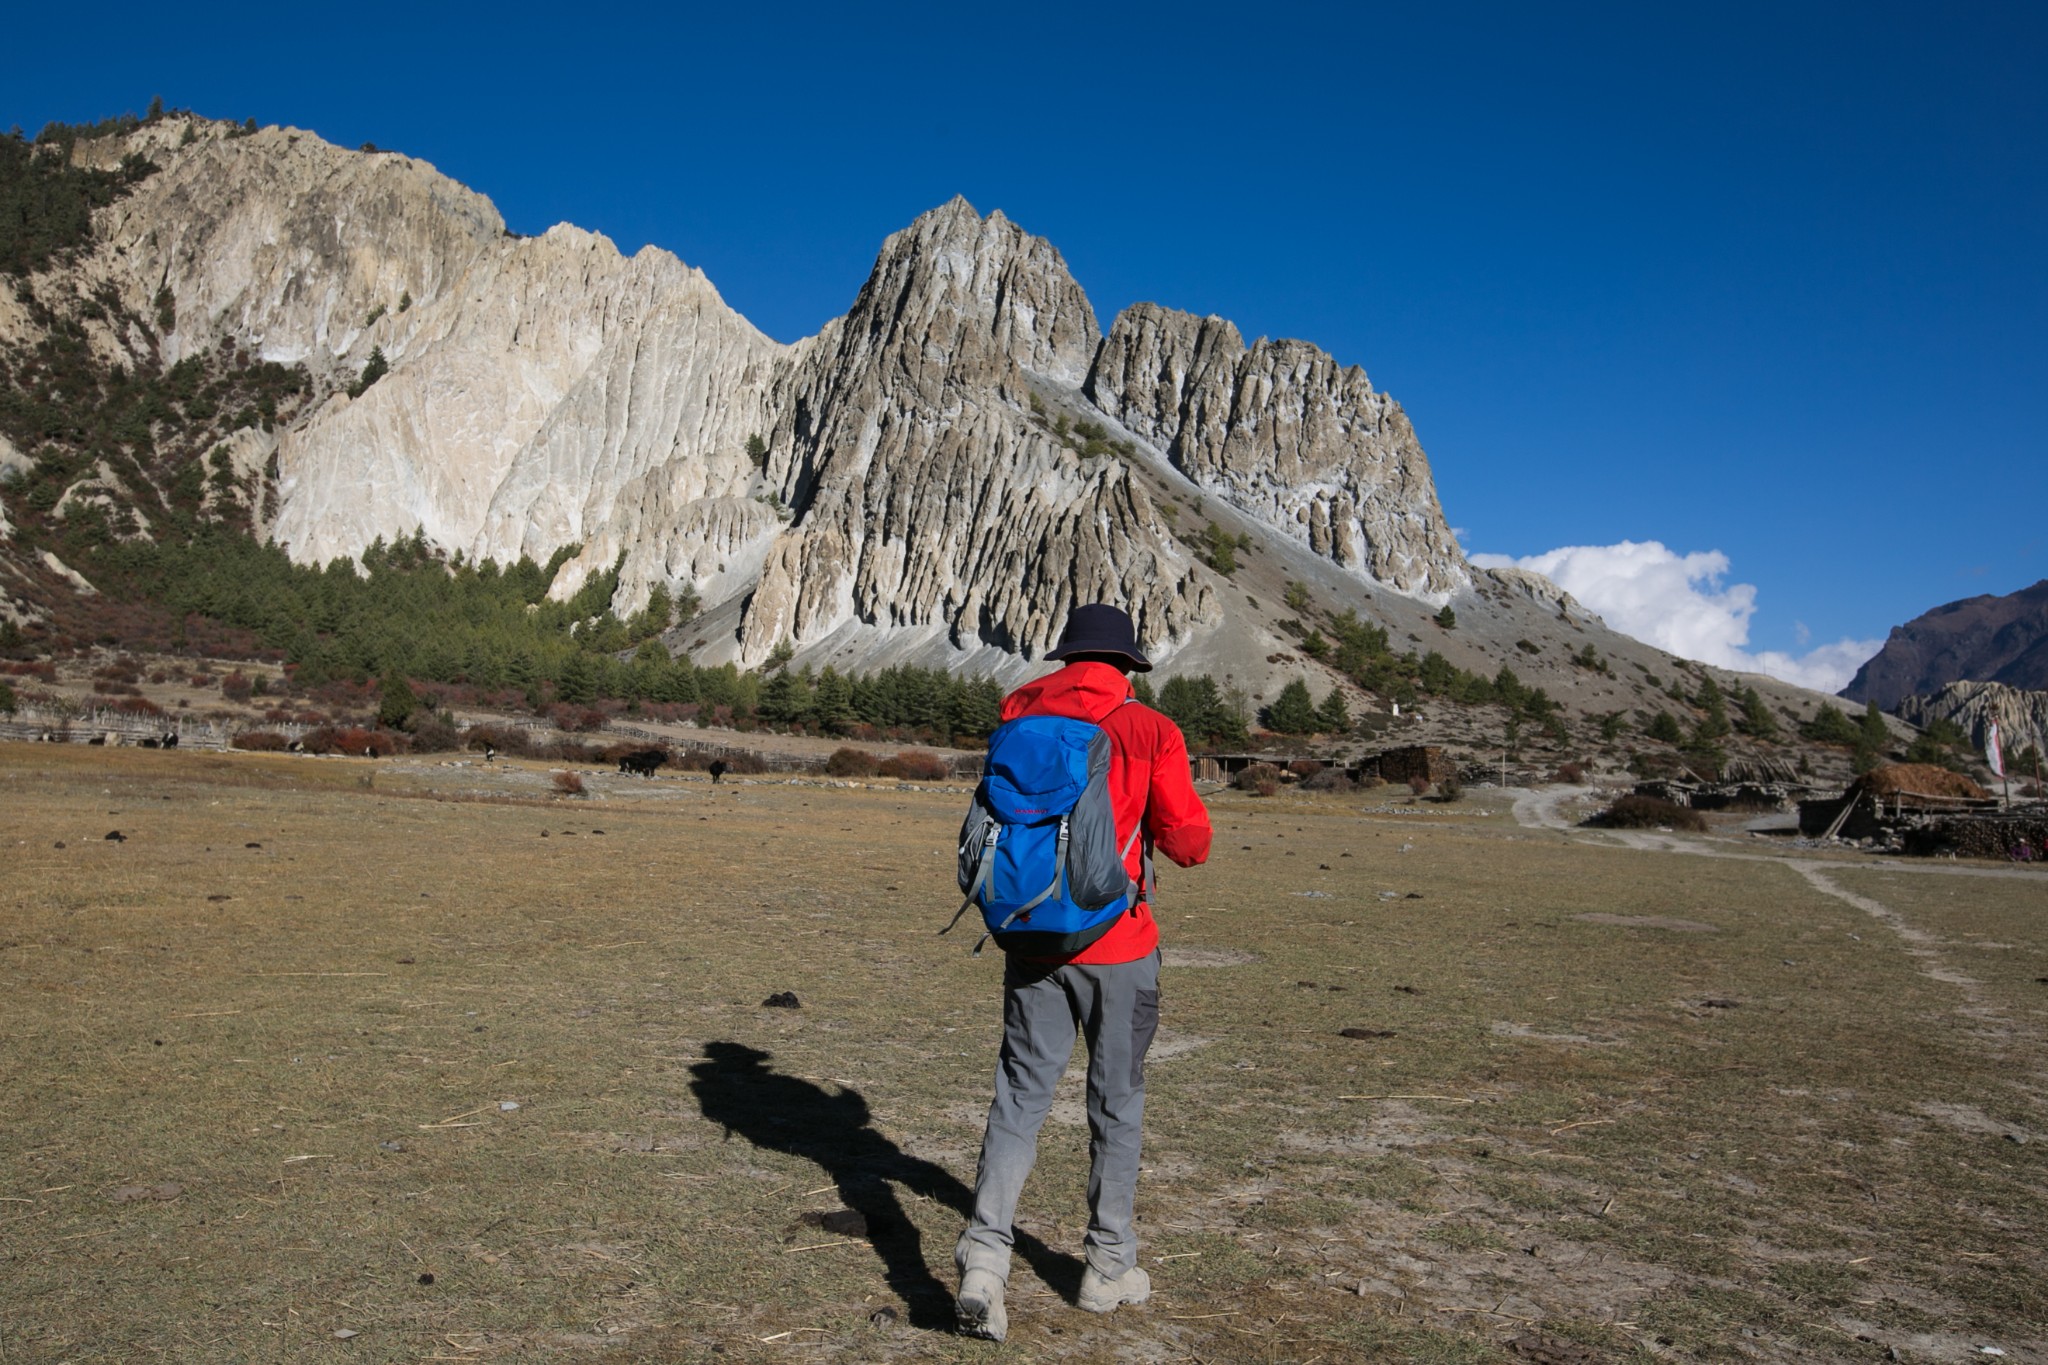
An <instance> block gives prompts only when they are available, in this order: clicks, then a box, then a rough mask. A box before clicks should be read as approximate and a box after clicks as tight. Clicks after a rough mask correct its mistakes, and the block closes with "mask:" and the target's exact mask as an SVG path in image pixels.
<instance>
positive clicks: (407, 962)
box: [391, 957, 412, 967]
mask: <svg viewBox="0 0 2048 1365" xmlns="http://www.w3.org/2000/svg"><path fill="white" fill-rule="evenodd" d="M391 960H392V961H393V962H396V963H397V964H398V965H399V966H401V967H410V966H412V959H411V958H409V957H394V958H392V959H391Z"/></svg>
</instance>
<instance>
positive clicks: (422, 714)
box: [405, 706, 462, 754]
mask: <svg viewBox="0 0 2048 1365" xmlns="http://www.w3.org/2000/svg"><path fill="white" fill-rule="evenodd" d="M405 728H406V732H407V733H408V734H409V735H411V736H412V746H411V747H412V751H413V752H414V753H416V754H445V753H451V752H453V751H454V750H456V749H460V748H461V747H462V732H461V731H460V730H458V729H456V728H455V721H454V720H453V719H452V718H451V717H450V716H449V715H448V713H447V712H445V711H434V710H430V709H428V708H427V707H424V706H422V707H420V708H419V709H418V710H416V711H414V712H413V713H412V718H411V719H410V720H409V721H408V722H407V723H406V727H405Z"/></svg>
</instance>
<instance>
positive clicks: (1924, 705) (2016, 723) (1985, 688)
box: [1898, 682, 2048, 777]
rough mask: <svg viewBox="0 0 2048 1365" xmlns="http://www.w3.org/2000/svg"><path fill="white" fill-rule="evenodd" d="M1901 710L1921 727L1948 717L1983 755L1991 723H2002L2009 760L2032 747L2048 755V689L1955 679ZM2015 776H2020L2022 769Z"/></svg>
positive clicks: (2000, 728) (1909, 701) (1911, 699)
mask: <svg viewBox="0 0 2048 1365" xmlns="http://www.w3.org/2000/svg"><path fill="white" fill-rule="evenodd" d="M1898 713H1899V716H1900V717H1901V718H1902V719H1904V720H1908V721H1911V722H1912V723H1913V724H1915V725H1918V726H1922V727H1925V726H1927V725H1930V724H1932V723H1933V722H1935V721H1937V720H1945V721H1949V722H1951V723H1953V724H1954V725H1956V726H1957V727H1959V728H1960V729H1961V730H1962V731H1963V733H1964V734H1966V735H1968V736H1969V737H1970V743H1971V744H1973V745H1974V746H1976V748H1977V751H1978V752H1979V753H1982V752H1983V751H1984V742H1985V737H1986V735H1987V734H1988V733H1989V731H1990V728H1991V722H1993V721H1997V722H1998V732H1999V736H2000V738H2001V740H2002V741H2003V746H2002V747H2003V748H2004V751H2005V754H2006V756H2007V758H2008V759H2010V758H2011V757H2012V756H2014V755H2016V754H2018V753H2020V752H2021V751H2022V750H2024V749H2026V748H2027V747H2028V746H2030V745H2031V746H2032V747H2033V748H2034V749H2035V750H2036V751H2037V752H2041V753H2048V691H2025V690H2023V689H2021V688H2017V687H2007V686H2006V685H2005V684H2004V683H1995V682H1955V683H1950V684H1949V685H1948V686H1946V687H1944V688H1942V689H1941V690H1940V691H1939V692H1935V693H1932V694H1931V695H1928V696H1924V697H1907V698H1906V699H1905V700H1904V701H1902V702H1900V703H1899V708H1898ZM2008 768H2010V765H2009V764H2008ZM2012 775H2013V776H2014V777H2018V776H2020V774H2019V773H2018V772H2013V774H2012Z"/></svg>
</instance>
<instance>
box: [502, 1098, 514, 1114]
mask: <svg viewBox="0 0 2048 1365" xmlns="http://www.w3.org/2000/svg"><path fill="white" fill-rule="evenodd" d="M518 1108H519V1101H518V1100H499V1101H498V1112H499V1113H501V1114H510V1113H512V1112H513V1111H514V1110H516V1109H518Z"/></svg>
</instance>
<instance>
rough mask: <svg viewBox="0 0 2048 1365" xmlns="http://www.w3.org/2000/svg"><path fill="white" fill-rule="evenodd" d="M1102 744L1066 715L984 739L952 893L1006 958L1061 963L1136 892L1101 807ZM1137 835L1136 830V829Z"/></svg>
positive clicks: (1105, 743)
mask: <svg viewBox="0 0 2048 1365" xmlns="http://www.w3.org/2000/svg"><path fill="white" fill-rule="evenodd" d="M1109 758H1110V742H1109V735H1108V734H1107V733H1105V732H1104V730H1103V729H1102V727H1101V726H1099V725H1095V724H1092V723H1090V722H1088V721H1085V720H1072V719H1069V718H1068V717H1065V716H1021V717H1019V718H1018V719H1016V720H1013V721H1009V722H1007V723H1005V724H1003V725H1000V726H998V727H997V728H996V732H995V733H994V734H993V735H990V736H989V741H988V760H987V763H986V765H985V767H984V769H983V776H982V779H981V784H980V785H979V786H978V787H976V788H975V792H974V804H973V805H971V806H969V807H968V810H967V819H966V820H965V821H964V822H963V823H962V824H961V826H960V878H959V880H960V890H961V892H962V893H963V894H964V895H965V896H966V897H967V899H966V900H964V901H962V902H961V903H960V909H959V910H958V911H957V912H956V913H955V914H954V916H953V919H952V922H951V923H949V924H948V925H947V926H946V927H945V928H944V929H941V930H939V932H940V933H941V934H945V933H949V932H951V930H952V928H953V926H954V925H955V924H958V923H959V922H960V917H961V916H962V915H964V914H966V913H967V909H968V907H969V906H980V907H981V918H982V923H983V924H985V925H987V926H988V933H987V934H984V935H983V936H982V938H981V940H980V942H977V943H976V944H975V945H974V952H975V955H976V956H977V957H978V956H980V954H981V945H982V943H985V942H987V941H988V939H989V938H991V937H993V938H994V939H995V941H996V946H997V947H999V948H1002V949H1003V950H1005V951H1006V952H1012V953H1022V954H1024V955H1025V956H1027V957H1043V958H1059V957H1067V956H1070V955H1072V954H1074V953H1077V952H1079V951H1081V949H1083V948H1085V947H1087V946H1088V945H1089V944H1091V943H1093V942H1094V941H1095V940H1096V939H1098V938H1101V937H1102V936H1103V935H1104V934H1106V933H1108V932H1109V929H1110V926H1111V925H1113V924H1115V923H1116V920H1117V916H1119V915H1121V914H1123V913H1124V912H1125V911H1126V910H1128V909H1130V908H1131V907H1132V906H1134V905H1136V904H1137V903H1138V898H1139V896H1140V894H1141V892H1142V890H1143V888H1142V886H1141V884H1140V883H1138V882H1135V881H1133V880H1131V876H1130V874H1129V873H1128V872H1127V871H1125V870H1124V859H1125V858H1127V857H1128V856H1129V855H1130V851H1131V847H1132V845H1134V844H1136V843H1137V841H1138V833H1139V831H1138V829H1133V830H1132V831H1131V833H1130V837H1129V838H1127V839H1125V840H1123V841H1122V842H1121V844H1119V842H1118V840H1117V835H1116V824H1115V818H1114V816H1113V815H1112V814H1111V812H1110V800H1109ZM1139 827H1140V828H1142V827H1143V824H1142V821H1141V822H1140V826H1139Z"/></svg>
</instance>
